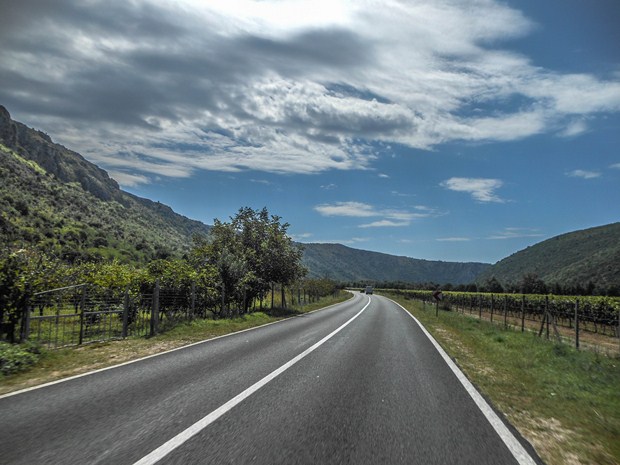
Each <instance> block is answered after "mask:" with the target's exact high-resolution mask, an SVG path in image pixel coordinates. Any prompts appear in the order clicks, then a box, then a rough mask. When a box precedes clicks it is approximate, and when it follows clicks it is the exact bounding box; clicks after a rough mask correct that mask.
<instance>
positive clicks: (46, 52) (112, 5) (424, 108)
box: [0, 0, 620, 263]
mask: <svg viewBox="0 0 620 465" xmlns="http://www.w3.org/2000/svg"><path fill="white" fill-rule="evenodd" d="M0 10H1V11H2V15H1V18H0V42H1V43H2V47H1V48H0V82H2V86H0V104H2V105H4V106H6V107H7V109H8V110H9V111H10V112H11V115H12V116H13V118H14V119H17V120H18V121H22V122H24V123H25V124H27V125H29V126H32V127H36V128H38V129H41V130H43V131H45V132H47V133H48V134H50V135H51V136H52V138H53V139H54V140H55V141H58V142H60V143H62V144H64V145H66V146H67V147H69V148H71V149H74V150H76V151H78V152H80V153H81V154H83V155H84V156H85V157H86V158H87V159H89V160H91V161H93V162H95V163H97V164H98V165H99V166H101V167H102V168H104V169H106V170H107V171H108V172H109V173H110V175H111V176H112V177H114V178H115V179H116V180H117V181H118V182H119V183H120V184H121V186H122V187H123V188H124V189H125V190H127V191H129V192H132V193H134V194H137V195H140V196H143V197H147V198H150V199H153V200H157V201H160V202H162V203H165V204H167V205H170V206H171V207H172V208H174V210H175V211H177V212H179V213H181V214H184V215H186V216H189V217H191V218H195V219H198V220H201V221H203V222H205V223H208V224H210V223H212V221H213V219H214V218H219V219H222V220H226V219H227V218H228V217H229V216H231V215H234V214H235V212H236V211H237V210H238V208H240V207H243V206H250V207H253V208H262V207H264V206H266V207H267V208H268V209H269V211H270V212H271V213H273V214H277V215H279V216H281V217H282V218H283V219H284V221H287V222H288V223H290V224H291V226H290V229H289V232H290V233H291V235H292V236H293V237H294V238H295V239H296V240H298V241H301V242H338V243H342V244H345V245H349V246H351V247H355V248H360V249H365V250H374V251H379V252H385V253H390V254H395V255H405V256H410V257H415V258H424V259H430V260H444V261H482V262H489V263H494V262H496V261H498V260H500V259H502V258H504V257H506V256H508V255H510V254H512V253H514V252H516V251H518V250H521V249H523V248H525V247H527V246H528V245H531V244H534V243H536V242H539V241H541V240H544V239H546V238H549V237H552V236H555V235H557V234H561V233H565V232H569V231H574V230H577V229H583V228H588V227H593V226H598V225H603V224H608V223H612V222H616V221H619V220H620V149H619V146H620V144H619V143H620V47H619V46H618V44H620V28H618V26H617V25H618V24H620V2H618V1H616V0H593V1H591V2H585V1H583V0H545V1H537V0H536V1H535V0H524V1H516V0H513V1H501V2H496V1H492V0H471V1H459V0H441V1H439V0H432V1H431V0H419V1H413V0H412V1H397V0H384V1H373V0H368V1H364V2H360V1H346V0H329V1H328V0H314V1H303V0H262V1H257V0H238V1H235V0H211V1H208V2H199V1H180V0H179V1H164V0H161V1H148V0H137V1H135V2H121V1H118V2H114V1H106V2H104V1H101V2H100V1H92V2H72V1H62V0H59V1H57V2H48V1H42V0H35V1H31V0H23V1H20V2H13V1H5V0H0ZM34 12H36V14H34Z"/></svg>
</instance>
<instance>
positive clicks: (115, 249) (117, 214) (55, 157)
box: [0, 106, 209, 263]
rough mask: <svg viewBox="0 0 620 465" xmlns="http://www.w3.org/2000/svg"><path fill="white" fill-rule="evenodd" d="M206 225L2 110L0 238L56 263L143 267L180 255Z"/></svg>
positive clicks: (1, 108) (8, 243) (0, 115)
mask: <svg viewBox="0 0 620 465" xmlns="http://www.w3.org/2000/svg"><path fill="white" fill-rule="evenodd" d="M208 229H209V227H208V226H206V225H204V224H203V223H201V222H199V221H194V220H190V219H189V218H186V217H184V216H181V215H179V214H177V213H175V212H173V211H172V209H171V208H169V207H167V206H165V205H162V204H160V203H157V202H152V201H150V200H147V199H141V198H139V197H136V196H134V195H132V194H129V193H127V192H124V191H122V190H121V189H120V188H119V186H118V184H117V183H116V181H114V180H112V179H111V178H110V177H109V176H108V174H107V173H106V172H105V171H104V170H102V169H100V168H99V167H97V166H96V165H94V164H92V163H90V162H88V161H87V160H85V159H84V158H83V157H82V156H81V155H79V154H78V153H76V152H73V151H71V150H68V149H66V148H65V147H63V146H61V145H58V144H55V143H53V142H52V140H51V139H50V138H49V136H47V135H45V134H43V133H41V132H39V131H36V130H34V129H30V128H27V127H26V126H24V125H23V124H21V123H18V122H16V121H13V120H12V119H11V118H10V115H9V113H8V112H7V111H6V109H5V108H3V107H1V106H0V240H1V242H2V244H3V245H12V246H17V247H26V246H34V247H37V248H39V249H41V250H44V251H46V252H48V253H52V254H54V255H56V256H57V257H61V258H64V259H67V260H69V261H73V260H75V259H100V258H103V259H109V258H118V259H119V260H121V261H123V262H137V263H144V262H147V261H149V260H151V259H153V258H157V257H166V256H170V255H176V256H179V255H181V254H182V253H183V252H184V251H185V250H187V249H188V246H189V245H190V241H191V236H192V235H193V234H194V233H203V234H204V233H207V232H208Z"/></svg>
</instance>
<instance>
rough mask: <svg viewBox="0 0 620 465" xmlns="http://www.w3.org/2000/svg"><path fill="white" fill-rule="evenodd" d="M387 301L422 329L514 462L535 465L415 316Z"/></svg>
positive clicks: (522, 464)
mask: <svg viewBox="0 0 620 465" xmlns="http://www.w3.org/2000/svg"><path fill="white" fill-rule="evenodd" d="M388 300H390V301H391V302H393V303H395V304H396V305H398V306H399V307H400V308H402V309H403V310H404V311H405V312H406V313H407V315H409V316H410V317H411V318H413V319H414V320H415V322H416V323H417V324H418V326H419V327H420V329H422V331H423V332H424V334H425V335H426V337H428V339H429V340H430V341H431V343H432V344H433V345H434V346H435V349H437V352H439V355H441V357H442V358H443V359H444V360H445V362H446V363H447V364H448V367H450V369H451V370H452V372H453V373H454V374H455V375H456V377H457V378H458V380H459V381H460V382H461V384H462V385H463V387H464V388H465V390H466V391H467V393H468V394H469V395H470V397H471V398H472V399H473V400H474V402H475V404H476V405H477V406H478V408H479V409H480V411H481V412H482V414H483V415H484V416H485V417H486V419H487V421H488V422H489V423H490V424H491V426H492V427H493V429H494V430H495V432H496V433H497V434H498V435H499V437H500V438H501V440H502V441H504V444H506V447H508V450H509V451H510V453H511V454H512V455H513V457H514V458H515V460H516V461H517V462H518V463H519V465H536V461H535V460H534V459H533V458H532V456H531V455H530V454H529V453H528V452H527V451H526V450H525V448H524V447H523V445H522V444H521V443H520V442H519V440H518V439H517V438H516V437H515V436H514V434H512V433H511V432H510V430H509V429H508V427H507V426H506V425H505V424H504V422H503V421H502V420H501V419H500V418H499V416H497V413H495V410H493V409H492V408H491V406H490V405H489V404H488V402H487V401H486V400H484V397H482V395H481V394H480V393H479V392H478V390H477V389H476V388H475V387H474V385H473V384H471V382H470V381H469V380H468V379H467V377H466V376H465V375H464V374H463V372H462V371H461V369H460V368H459V367H458V366H457V365H456V364H455V363H454V362H453V361H452V359H451V358H450V356H449V355H448V354H447V353H446V351H445V350H443V348H442V347H441V346H440V345H439V343H438V342H437V341H436V340H435V338H434V337H433V336H432V335H431V333H429V332H428V331H427V330H426V328H425V327H424V326H423V325H422V323H420V321H419V320H418V319H417V318H416V317H415V316H413V315H412V314H411V313H410V312H409V311H408V310H407V309H406V308H405V307H403V306H402V305H401V304H399V303H398V302H394V301H393V300H392V299H388Z"/></svg>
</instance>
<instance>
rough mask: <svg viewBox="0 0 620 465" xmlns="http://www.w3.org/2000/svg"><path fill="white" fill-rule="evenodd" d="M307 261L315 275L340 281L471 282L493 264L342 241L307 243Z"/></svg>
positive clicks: (305, 248)
mask: <svg viewBox="0 0 620 465" xmlns="http://www.w3.org/2000/svg"><path fill="white" fill-rule="evenodd" d="M303 261H304V264H305V265H306V266H307V267H308V269H309V270H310V274H311V275H312V276H315V277H328V278H333V279H336V280H339V281H349V282H353V281H365V282H381V281H389V282H397V281H402V282H409V283H423V282H434V283H438V284H446V283H452V284H467V283H471V282H473V281H474V280H475V279H476V278H477V277H478V275H479V274H480V273H482V272H483V271H484V270H486V269H487V268H488V267H489V266H490V265H489V264H487V263H458V262H442V261H431V260H420V259H415V258H409V257H397V256H394V255H387V254H383V253H378V252H369V251H366V250H357V249H352V248H350V247H346V246H344V245H340V244H304V257H303Z"/></svg>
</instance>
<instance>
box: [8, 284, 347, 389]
mask: <svg viewBox="0 0 620 465" xmlns="http://www.w3.org/2000/svg"><path fill="white" fill-rule="evenodd" d="M354 297H355V296H354ZM345 302H349V300H345V301H343V302H337V303H335V304H332V305H328V306H327V307H322V308H317V309H316V310H312V311H311V312H307V313H302V314H301V315H296V316H292V317H287V318H283V319H281V320H278V321H272V322H270V323H265V324H263V325H260V326H253V327H251V328H246V329H242V330H239V331H235V332H232V333H228V334H222V335H221V336H215V337H212V338H210V339H205V340H203V341H198V342H192V343H191V344H186V345H184V346H181V347H175V348H174V349H169V350H165V351H163V352H158V353H156V354H152V355H146V356H144V357H141V358H137V359H135V360H128V361H126V362H122V363H119V364H117V365H111V366H109V367H104V368H99V369H97V370H92V371H88V372H86V373H81V374H79V375H73V376H69V377H67V378H62V379H58V380H56V381H50V382H48V383H44V384H39V385H37V386H32V387H29V388H24V389H20V390H19V391H13V392H7V393H6V394H2V395H0V400H1V399H4V398H6V397H12V396H16V395H19V394H24V393H26V392H30V391H36V390H37V389H43V388H46V387H48V386H53V385H55V384H60V383H64V382H66V381H71V380H74V379H79V378H83V377H85V376H90V375H94V374H96V373H101V372H102V371H108V370H113V369H115V368H120V367H123V366H125V365H131V364H132V363H138V362H142V361H143V360H148V359H149V358H155V357H159V356H161V355H166V354H169V353H171V352H176V351H178V350H183V349H187V348H189V347H194V346H197V345H200V344H206V343H208V342H212V341H216V340H217V339H222V338H225V337H230V336H236V335H238V334H241V333H245V332H247V331H254V330H256V329H259V328H264V327H265V326H270V325H275V324H278V323H283V322H285V321H289V320H292V319H293V318H298V317H299V316H304V315H310V314H312V313H315V312H318V311H321V310H327V309H328V308H331V307H335V306H336V305H340V304H342V303H345Z"/></svg>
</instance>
